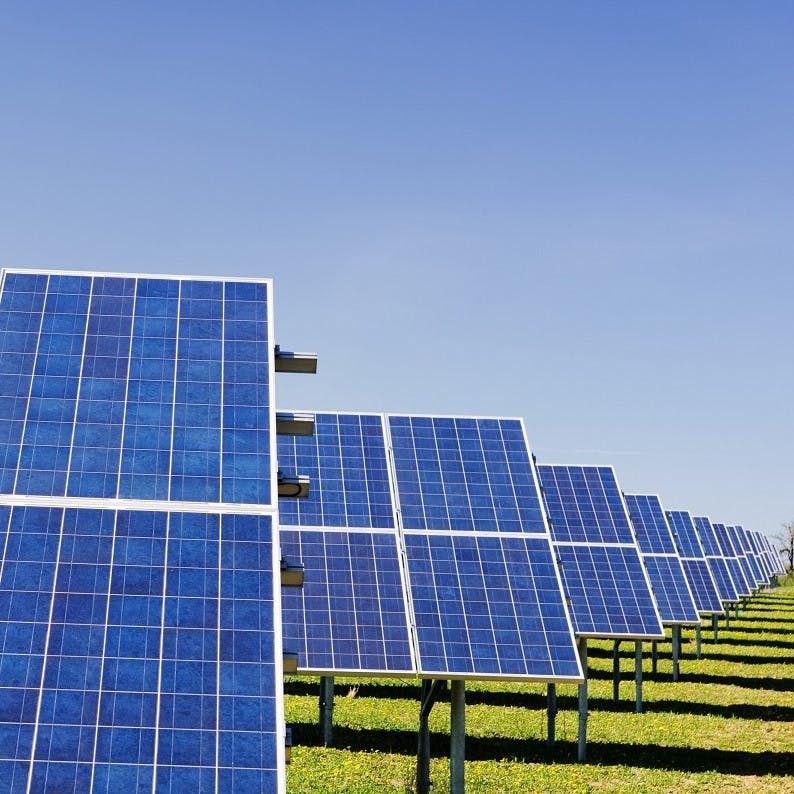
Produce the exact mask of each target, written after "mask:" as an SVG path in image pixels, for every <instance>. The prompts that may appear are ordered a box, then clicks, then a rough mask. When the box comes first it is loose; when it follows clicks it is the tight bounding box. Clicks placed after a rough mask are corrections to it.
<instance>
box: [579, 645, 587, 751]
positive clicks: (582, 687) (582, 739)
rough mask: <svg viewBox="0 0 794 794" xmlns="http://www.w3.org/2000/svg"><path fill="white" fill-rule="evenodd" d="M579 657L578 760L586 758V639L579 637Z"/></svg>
mask: <svg viewBox="0 0 794 794" xmlns="http://www.w3.org/2000/svg"><path fill="white" fill-rule="evenodd" d="M578 644H579V659H580V661H581V663H582V672H583V673H584V681H583V682H582V683H581V684H579V755H578V758H579V761H586V760H587V639H586V638H585V637H579V643H578Z"/></svg>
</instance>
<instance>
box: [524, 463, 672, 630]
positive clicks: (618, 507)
mask: <svg viewBox="0 0 794 794" xmlns="http://www.w3.org/2000/svg"><path fill="white" fill-rule="evenodd" d="M538 478H539V481H540V484H541V488H542V492H543V497H544V500H545V502H546V504H547V506H548V510H549V521H550V526H551V537H552V541H553V544H554V548H555V551H556V554H557V556H558V558H559V559H560V561H561V567H562V580H563V588H564V590H565V592H566V594H567V595H568V598H569V600H570V606H571V618H572V620H573V624H574V631H575V633H576V634H578V635H579V636H585V637H587V636H592V637H609V638H627V639H628V638H634V639H660V638H662V637H664V631H663V629H662V624H661V620H660V616H659V612H658V610H657V608H656V604H655V602H654V599H653V595H652V594H651V585H650V582H649V580H648V575H647V572H646V570H645V567H644V566H643V563H642V561H641V559H640V553H639V549H638V548H637V545H636V542H635V539H634V535H633V533H632V530H631V525H630V523H629V517H628V513H627V512H626V507H625V504H624V502H623V498H622V496H621V493H620V488H619V487H618V484H617V479H616V477H615V473H614V471H613V470H612V469H611V468H610V467H605V466H550V465H541V466H538Z"/></svg>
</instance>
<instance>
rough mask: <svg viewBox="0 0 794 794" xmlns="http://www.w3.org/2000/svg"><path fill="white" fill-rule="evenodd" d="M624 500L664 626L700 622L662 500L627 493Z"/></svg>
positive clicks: (655, 497)
mask: <svg viewBox="0 0 794 794" xmlns="http://www.w3.org/2000/svg"><path fill="white" fill-rule="evenodd" d="M625 499H626V507H627V509H628V511H629V517H630V518H631V521H632V524H633V526H634V532H635V535H636V538H637V545H638V546H639V549H640V553H641V554H642V559H643V562H644V563H645V567H646V569H647V571H648V579H649V580H650V582H651V587H652V588H653V595H654V599H655V600H656V606H657V607H658V609H659V615H660V616H661V618H662V623H679V624H680V623H683V624H687V623H700V617H699V615H698V610H697V607H696V606H695V601H694V598H693V596H692V593H691V591H690V588H689V584H688V583H687V579H686V575H685V573H684V568H683V566H682V565H681V560H680V558H679V556H678V552H677V551H676V548H675V543H674V541H673V535H672V533H671V532H670V527H669V526H668V524H667V519H666V518H665V515H664V510H662V503H661V502H660V501H659V497H658V496H653V495H638V494H626V496H625Z"/></svg>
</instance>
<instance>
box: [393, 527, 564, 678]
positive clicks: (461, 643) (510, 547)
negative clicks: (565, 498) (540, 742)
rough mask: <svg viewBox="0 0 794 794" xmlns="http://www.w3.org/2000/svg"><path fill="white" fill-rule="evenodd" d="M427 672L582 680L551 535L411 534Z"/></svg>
mask: <svg viewBox="0 0 794 794" xmlns="http://www.w3.org/2000/svg"><path fill="white" fill-rule="evenodd" d="M405 547H406V553H407V561H408V570H409V572H410V579H411V591H412V596H413V608H414V613H415V616H416V624H417V637H418V647H419V663H420V667H421V670H422V673H423V674H433V675H438V676H444V675H467V674H475V673H476V674H477V676H478V677H487V676H489V675H494V676H500V677H508V678H509V677H525V676H532V677H537V678H544V677H545V678H549V679H557V678H566V677H567V678H577V677H578V676H579V667H578V664H577V660H576V655H575V653H574V651H573V642H572V638H571V628H570V624H569V623H568V618H567V615H566V612H565V607H564V605H563V602H562V596H561V593H560V588H559V581H558V579H557V576H556V570H555V565H554V558H553V556H552V552H551V548H550V545H549V541H548V538H544V537H527V536H516V535H502V534H493V533H483V534H474V535H472V534H471V533H465V534H463V533H461V534H453V535H446V534H430V533H420V532H416V533H414V532H411V533H406V535H405Z"/></svg>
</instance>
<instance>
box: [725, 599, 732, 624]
mask: <svg viewBox="0 0 794 794" xmlns="http://www.w3.org/2000/svg"><path fill="white" fill-rule="evenodd" d="M730 627H731V608H730V605H729V606H727V607H725V628H726V629H729V628H730Z"/></svg>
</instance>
